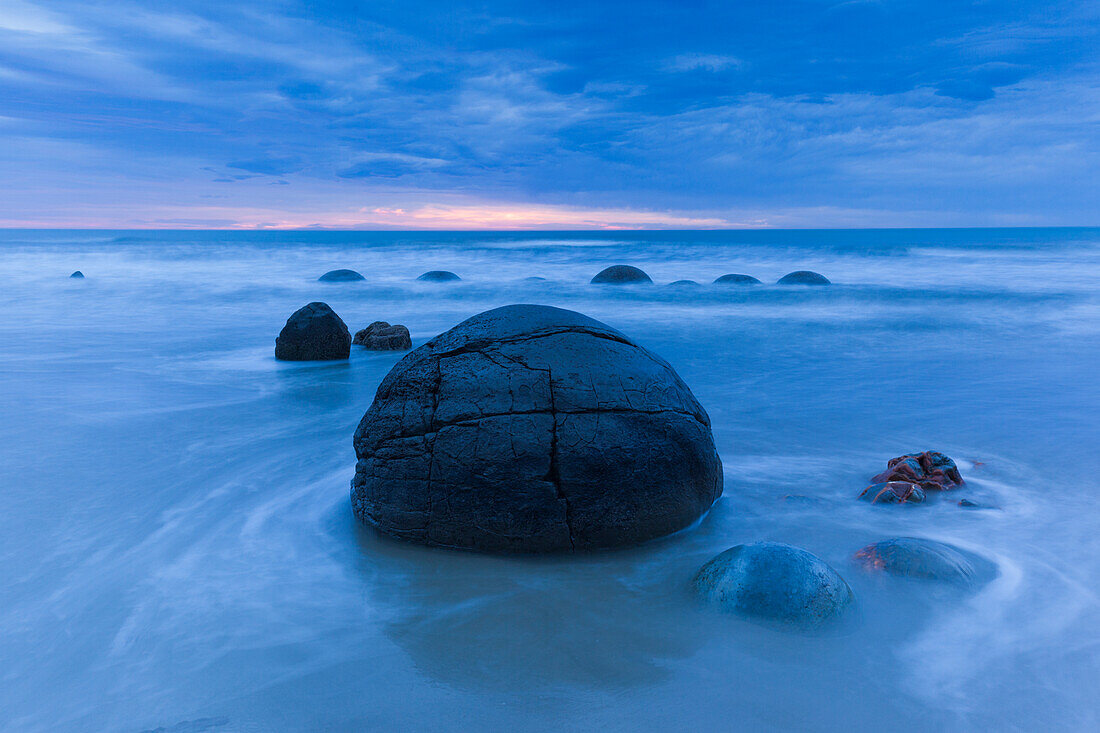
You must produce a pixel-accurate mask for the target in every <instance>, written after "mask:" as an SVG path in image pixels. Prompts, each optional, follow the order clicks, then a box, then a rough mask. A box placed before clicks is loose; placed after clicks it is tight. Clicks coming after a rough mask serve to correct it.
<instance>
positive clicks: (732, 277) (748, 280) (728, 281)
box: [714, 272, 761, 285]
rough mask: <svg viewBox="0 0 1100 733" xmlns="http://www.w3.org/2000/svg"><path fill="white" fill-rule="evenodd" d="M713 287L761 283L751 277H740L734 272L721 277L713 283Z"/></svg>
mask: <svg viewBox="0 0 1100 733" xmlns="http://www.w3.org/2000/svg"><path fill="white" fill-rule="evenodd" d="M714 284H715V285H760V284H761V282H760V281H759V280H757V279H756V278H755V277H753V276H752V275H741V274H738V273H735V272H731V273H730V274H728V275H722V276H721V277H719V278H717V279H716V280H715V281H714Z"/></svg>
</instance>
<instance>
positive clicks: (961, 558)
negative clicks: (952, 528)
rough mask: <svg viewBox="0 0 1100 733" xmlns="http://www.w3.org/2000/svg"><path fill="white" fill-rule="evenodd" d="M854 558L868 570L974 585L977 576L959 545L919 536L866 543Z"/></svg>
mask: <svg viewBox="0 0 1100 733" xmlns="http://www.w3.org/2000/svg"><path fill="white" fill-rule="evenodd" d="M855 561H856V562H857V563H858V564H859V565H861V566H863V567H864V568H865V569H867V570H877V571H884V572H886V573H889V574H890V575H898V576H904V577H909V578H924V579H926V580H940V581H944V582H947V583H954V584H956V585H964V586H966V585H971V584H972V583H973V581H974V576H975V570H974V565H973V564H972V563H971V562H970V560H968V559H967V558H966V556H965V555H963V553H962V552H961V551H960V550H958V549H957V548H955V547H952V546H951V545H945V544H944V543H942V542H935V541H934V540H922V539H918V538H916V537H897V538H895V539H891V540H882V541H881V542H875V543H874V544H871V545H867V546H866V547H864V548H863V549H861V550H859V551H858V552H856V554H855Z"/></svg>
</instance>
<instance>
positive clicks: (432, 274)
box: [416, 270, 462, 283]
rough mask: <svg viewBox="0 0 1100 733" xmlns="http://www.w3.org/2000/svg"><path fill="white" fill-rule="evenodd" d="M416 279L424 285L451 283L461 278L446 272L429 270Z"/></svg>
mask: <svg viewBox="0 0 1100 733" xmlns="http://www.w3.org/2000/svg"><path fill="white" fill-rule="evenodd" d="M416 279H417V280H419V281H420V282H426V283H453V282H458V281H459V280H461V279H462V278H460V277H459V276H458V275H456V274H454V273H453V272H449V271H447V270H429V271H428V272H425V273H424V274H423V275H421V276H420V277H418V278H416Z"/></svg>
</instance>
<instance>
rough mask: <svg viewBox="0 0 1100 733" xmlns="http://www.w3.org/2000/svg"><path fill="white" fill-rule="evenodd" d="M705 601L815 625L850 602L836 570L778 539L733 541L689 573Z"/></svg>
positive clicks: (751, 614)
mask: <svg viewBox="0 0 1100 733" xmlns="http://www.w3.org/2000/svg"><path fill="white" fill-rule="evenodd" d="M694 585H695V590H696V592H697V593H698V594H699V595H700V596H701V597H702V598H703V599H704V600H706V601H708V602H710V603H714V604H717V605H718V606H720V607H721V608H723V609H724V610H727V611H733V612H735V613H738V614H740V615H743V616H748V617H750V618H755V619H761V620H765V621H772V622H778V623H782V624H790V625H796V626H802V627H809V628H813V627H820V626H823V625H825V624H826V623H828V622H830V621H833V620H835V619H837V618H839V617H840V616H841V615H842V614H843V613H844V611H845V609H846V608H848V606H850V605H851V604H852V600H853V595H852V589H851V588H849V587H848V583H847V582H845V580H844V578H842V577H840V574H839V573H837V571H836V570H833V568H832V567H830V566H829V565H828V564H827V563H826V562H825V561H824V560H822V559H820V558H819V557H817V556H816V555H813V554H811V553H809V552H807V551H806V550H803V549H801V548H799V547H793V546H791V545H785V544H782V543H779V542H756V543H753V544H749V545H737V546H735V547H731V548H730V549H728V550H726V551H725V552H722V553H720V554H719V555H717V556H716V557H714V558H713V559H712V560H710V562H708V563H707V564H706V565H704V566H703V567H702V569H700V570H699V573H698V574H697V575H696V576H695V581H694Z"/></svg>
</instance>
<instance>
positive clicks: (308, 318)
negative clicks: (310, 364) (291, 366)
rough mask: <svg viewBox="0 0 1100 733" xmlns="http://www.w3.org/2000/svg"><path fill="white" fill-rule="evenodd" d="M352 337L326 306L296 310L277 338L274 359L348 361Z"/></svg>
mask: <svg viewBox="0 0 1100 733" xmlns="http://www.w3.org/2000/svg"><path fill="white" fill-rule="evenodd" d="M350 353H351V334H350V333H348V327H347V326H346V325H344V322H343V321H342V320H340V316H338V315H336V313H334V312H333V310H332V308H329V307H328V305H327V304H326V303H310V304H309V305H307V306H303V307H302V308H299V309H298V310H296V311H294V314H293V315H291V316H290V318H288V319H287V321H286V325H285V326H283V330H282V331H281V332H279V337H278V338H277V339H275V358H276V359H282V360H283V361H327V360H332V359H347V358H348V355H349V354H350Z"/></svg>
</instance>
